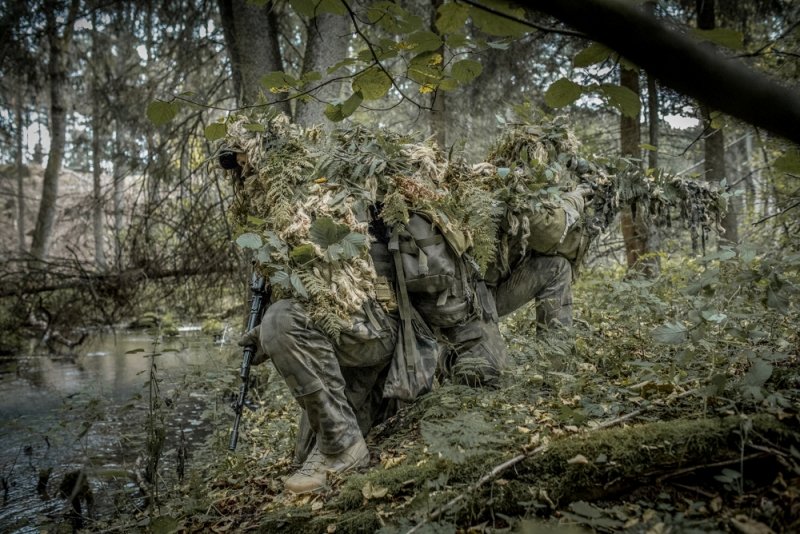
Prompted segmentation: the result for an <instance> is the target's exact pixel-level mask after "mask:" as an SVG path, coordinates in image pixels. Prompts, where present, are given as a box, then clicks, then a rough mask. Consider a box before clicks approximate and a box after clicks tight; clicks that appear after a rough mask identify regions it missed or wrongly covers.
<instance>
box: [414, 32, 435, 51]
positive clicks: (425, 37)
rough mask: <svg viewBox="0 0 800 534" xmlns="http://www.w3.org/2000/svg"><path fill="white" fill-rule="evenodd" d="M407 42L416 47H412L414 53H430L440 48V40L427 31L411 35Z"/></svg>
mask: <svg viewBox="0 0 800 534" xmlns="http://www.w3.org/2000/svg"><path fill="white" fill-rule="evenodd" d="M407 41H408V42H409V43H412V44H414V45H416V46H414V51H415V52H432V51H434V50H438V49H439V48H441V46H442V38H441V37H439V36H438V35H436V34H435V33H433V32H429V31H419V32H415V33H412V34H411V35H410V36H409V37H408V39H407Z"/></svg>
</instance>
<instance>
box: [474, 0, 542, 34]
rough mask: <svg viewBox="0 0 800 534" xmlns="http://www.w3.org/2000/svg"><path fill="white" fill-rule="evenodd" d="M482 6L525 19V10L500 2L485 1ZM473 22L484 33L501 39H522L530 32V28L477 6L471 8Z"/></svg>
mask: <svg viewBox="0 0 800 534" xmlns="http://www.w3.org/2000/svg"><path fill="white" fill-rule="evenodd" d="M481 5H483V6H486V7H487V8H489V9H492V10H494V11H497V12H500V13H504V14H506V15H509V16H510V17H512V18H517V19H524V18H525V10H524V9H522V8H512V7H510V6H509V4H508V3H506V2H503V1H500V0H483V1H482V2H481ZM470 15H472V22H474V23H475V25H476V26H477V27H478V28H480V30H481V31H483V32H484V33H488V34H489V35H497V36H500V37H521V36H523V35H524V34H525V33H527V32H528V31H529V29H528V27H527V26H525V25H523V24H520V23H519V22H514V21H513V20H511V19H509V18H506V17H503V16H501V15H495V14H494V13H490V12H488V11H486V10H484V9H481V8H480V7H477V6H471V7H470Z"/></svg>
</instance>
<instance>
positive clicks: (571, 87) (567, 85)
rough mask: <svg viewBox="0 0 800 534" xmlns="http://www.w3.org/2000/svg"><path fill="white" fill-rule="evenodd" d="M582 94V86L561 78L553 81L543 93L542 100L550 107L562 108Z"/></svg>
mask: <svg viewBox="0 0 800 534" xmlns="http://www.w3.org/2000/svg"><path fill="white" fill-rule="evenodd" d="M581 94H583V87H581V86H580V85H578V84H577V83H575V82H573V81H572V80H568V79H567V78H561V79H558V80H556V81H555V82H553V83H552V84H551V85H550V87H548V88H547V91H545V93H544V101H545V103H546V104H547V105H548V106H550V107H551V108H563V107H564V106H567V105H569V104H572V103H573V102H575V101H576V100H577V99H578V98H580V96H581Z"/></svg>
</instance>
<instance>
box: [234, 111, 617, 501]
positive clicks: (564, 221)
mask: <svg viewBox="0 0 800 534" xmlns="http://www.w3.org/2000/svg"><path fill="white" fill-rule="evenodd" d="M225 143H226V146H227V147H228V149H230V150H232V151H234V152H236V153H238V154H239V156H237V160H239V161H240V164H241V170H240V172H239V173H235V175H236V177H237V181H236V193H237V194H236V200H235V202H234V204H233V206H232V209H231V215H232V219H233V222H234V223H235V225H236V226H237V233H238V234H239V237H238V238H237V242H238V243H239V245H241V246H242V247H244V248H249V249H253V251H254V255H255V259H256V260H257V268H258V270H259V271H260V272H261V273H262V274H263V275H265V276H266V277H268V279H269V281H270V283H271V284H272V286H273V301H274V302H275V303H274V304H273V305H272V306H271V307H270V308H269V309H268V310H267V312H266V314H265V317H264V320H263V322H262V325H261V329H260V336H259V339H260V346H261V349H263V352H264V353H265V354H266V355H267V356H269V357H270V358H271V359H272V361H273V363H274V364H275V366H276V368H277V369H278V371H279V373H280V374H281V376H283V378H284V379H285V380H286V382H287V384H288V385H289V387H290V389H291V390H292V392H293V394H294V396H295V398H296V399H297V401H298V402H299V403H300V405H301V406H302V407H303V408H304V409H305V413H306V414H307V418H306V419H305V421H304V423H303V424H301V432H300V436H301V439H300V440H299V443H298V448H297V451H296V452H297V454H296V457H297V459H298V460H302V459H304V458H305V457H306V455H307V454H309V453H310V456H309V457H308V460H307V462H306V464H309V462H311V463H312V464H313V465H310V464H309V465H304V467H303V468H302V469H301V470H300V471H298V473H296V475H297V476H293V477H291V478H290V481H288V482H287V487H289V488H290V489H291V488H295V489H293V491H295V490H296V491H298V492H304V491H306V490H308V489H309V488H316V487H317V486H318V485H319V484H320V483H321V484H324V482H325V474H324V473H325V469H326V467H325V466H327V468H330V467H331V466H336V469H337V470H338V469H339V468H340V467H341V469H349V468H350V467H352V466H355V465H360V463H361V462H363V458H362V457H361V455H363V453H364V451H365V450H366V449H365V447H362V445H361V443H362V442H363V438H362V436H361V435H360V434H363V433H366V431H367V430H368V429H369V428H370V427H371V426H372V425H373V424H375V422H376V421H377V420H379V419H380V418H381V415H380V414H381V413H382V410H383V408H384V407H385V406H381V404H382V401H383V400H384V399H385V398H398V399H402V400H412V399H414V398H415V397H416V396H418V395H419V394H421V393H424V392H425V391H427V390H429V389H430V387H431V381H432V379H433V377H432V369H435V368H436V366H437V364H438V365H439V367H440V370H441V371H442V372H444V373H446V374H448V375H449V376H450V377H451V379H452V380H453V381H455V382H460V383H463V384H470V385H479V384H480V385H484V384H487V383H490V382H492V381H493V380H494V379H495V378H496V377H497V376H498V374H499V371H500V370H501V369H502V368H503V366H504V364H505V347H504V346H503V343H502V340H501V337H500V335H499V330H498V321H497V319H498V311H501V313H500V314H502V313H505V312H507V311H511V310H512V309H513V308H515V307H518V306H519V305H521V304H522V303H523V302H524V301H527V300H530V298H532V297H533V296H536V298H544V299H545V300H546V299H547V298H548V297H546V295H547V292H546V291H545V292H542V291H540V290H539V289H540V288H538V287H536V286H533V285H530V284H528V285H527V286H525V287H524V288H522V289H523V290H521V291H520V290H519V289H520V286H519V284H518V282H519V279H520V278H525V279H526V280H529V279H534V278H536V276H539V280H540V281H541V283H539V285H540V286H542V288H543V289H545V290H548V289H549V290H552V289H553V288H555V289H556V291H555V293H558V294H557V295H556V296H554V297H553V300H554V303H553V304H552V312H548V313H549V314H550V315H549V316H547V317H546V318H545V320H544V321H543V324H544V325H545V326H549V323H550V320H549V319H548V317H550V316H552V318H553V319H554V320H555V321H556V322H560V323H561V324H564V322H565V321H567V320H568V319H569V320H571V307H570V306H571V293H569V280H570V277H571V272H572V271H571V268H570V267H569V262H570V261H571V262H573V263H577V262H579V261H580V259H581V256H582V255H583V253H584V252H585V250H586V245H587V244H588V240H589V237H591V235H592V231H594V229H597V228H600V227H602V223H605V224H607V221H606V219H604V218H603V217H608V215H609V213H610V211H609V210H610V209H613V208H615V207H616V206H618V204H615V203H614V202H613V201H612V202H611V203H609V202H608V201H605V202H604V203H602V204H598V206H601V207H602V210H605V211H602V210H601V211H598V210H597V209H595V210H594V211H591V212H590V213H589V216H588V217H587V216H583V211H584V198H585V196H586V193H587V192H588V191H589V190H590V189H589V188H588V187H584V188H582V190H581V191H578V192H575V191H569V189H571V186H572V185H573V184H576V183H579V182H581V181H585V180H587V179H589V178H591V179H592V180H593V182H597V183H600V184H601V186H600V187H602V184H608V183H611V184H613V181H610V180H611V179H610V178H608V177H607V175H606V174H605V172H604V171H601V170H600V169H601V167H599V166H597V165H594V164H590V163H588V162H587V161H586V160H584V159H581V158H580V157H579V156H578V155H577V143H576V142H575V140H574V138H573V137H572V136H571V134H569V132H568V130H567V129H566V128H565V127H564V124H563V122H558V121H554V122H553V123H550V124H548V125H545V126H538V127H537V126H525V127H520V129H514V130H511V131H509V132H507V134H506V135H505V136H504V137H503V139H502V140H501V142H500V143H499V144H498V145H497V147H496V148H495V150H493V152H492V153H491V154H490V157H489V161H488V162H487V163H484V164H480V165H477V166H469V165H467V164H466V163H464V162H463V161H461V160H458V159H453V160H448V159H447V158H445V157H444V155H443V154H442V152H441V151H440V150H439V149H438V148H437V147H436V146H435V145H433V144H431V143H429V142H425V141H421V140H419V139H416V138H414V137H413V136H404V135H399V134H395V133H390V132H385V131H373V130H369V129H367V128H363V127H358V126H357V127H353V128H351V129H346V130H339V131H334V132H333V133H332V134H330V135H327V136H322V135H321V133H320V131H319V130H315V129H310V130H303V129H300V128H298V127H295V126H293V125H291V124H289V123H288V121H287V120H286V119H285V118H284V117H283V116H264V115H240V116H236V117H233V118H232V119H231V120H230V121H229V124H228V127H227V137H226V139H225ZM596 190H597V191H604V190H603V189H602V188H598V187H596ZM599 197H600V195H599V194H595V199H597V198H599ZM598 213H599V214H600V215H598ZM601 215H602V217H601ZM498 244H499V245H498ZM545 264H546V266H545ZM543 266H544V267H543ZM515 269H516V270H517V273H516V274H517V277H516V279H515V278H514V276H513V275H514V274H515V273H514V272H513V271H514V270H515ZM544 271H547V272H551V274H552V276H551V279H546V278H542V277H541V276H540V275H541V273H542V272H544ZM520 273H521V274H520ZM484 278H485V279H486V281H487V282H489V284H490V286H491V287H487V285H486V284H485V283H484ZM545 286H547V287H545ZM543 295H544V296H543ZM495 297H496V298H497V302H495ZM431 328H432V329H433V330H434V331H431ZM440 347H446V350H444V351H442V353H443V356H440ZM254 363H256V362H254ZM359 428H360V433H359ZM309 430H313V433H314V434H316V436H317V439H316V449H314V451H311V450H310V449H311V446H312V445H314V441H313V440H312V439H311V438H313V434H312V433H311V432H309ZM303 437H305V439H303ZM353 450H356V451H358V453H357V454H358V455H359V456H358V457H357V458H355V459H354V462H351V463H347V462H342V461H341V458H339V457H338V456H337V455H339V454H345V453H346V454H356V453H353V452H352V451H353ZM320 466H323V467H320ZM342 466H343V467H342Z"/></svg>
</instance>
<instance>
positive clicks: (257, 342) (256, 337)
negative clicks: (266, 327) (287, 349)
mask: <svg viewBox="0 0 800 534" xmlns="http://www.w3.org/2000/svg"><path fill="white" fill-rule="evenodd" d="M260 332H261V328H260V327H258V326H257V327H255V328H253V329H252V330H250V331H248V332H246V333H245V334H244V335H243V336H242V337H241V338H240V339H239V341H237V342H236V344H237V345H239V346H240V347H250V348H252V349H253V359H252V360H251V361H250V364H251V365H258V364H260V363H264V361H266V359H267V353H266V352H264V349H263V347H262V346H261V336H260Z"/></svg>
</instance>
